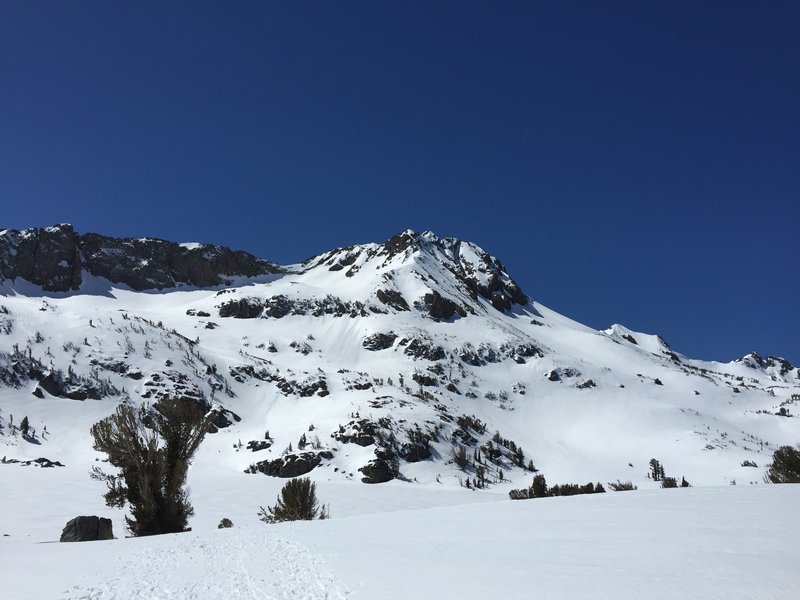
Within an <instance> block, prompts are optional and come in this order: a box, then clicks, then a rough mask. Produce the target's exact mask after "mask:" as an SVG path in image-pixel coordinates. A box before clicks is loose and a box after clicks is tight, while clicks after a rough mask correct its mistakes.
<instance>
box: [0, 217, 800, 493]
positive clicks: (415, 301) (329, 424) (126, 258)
mask: <svg viewBox="0 0 800 600" xmlns="http://www.w3.org/2000/svg"><path fill="white" fill-rule="evenodd" d="M0 279H2V280H3V281H2V282H1V283H0V294H1V295H0V409H2V410H0V444H3V443H4V444H5V445H6V446H10V447H11V451H14V450H16V451H19V452H23V451H24V450H26V448H29V446H28V445H30V444H35V447H36V451H37V452H40V453H43V454H45V453H46V454H48V455H49V459H51V461H56V460H58V461H60V463H61V464H69V463H70V461H71V460H73V461H78V462H80V461H81V460H84V459H83V458H80V457H82V456H84V455H83V454H77V453H76V450H75V445H74V443H73V442H72V441H73V440H74V439H75V436H74V433H72V432H71V431H72V429H73V428H79V429H80V430H81V431H84V430H85V432H86V435H85V436H84V437H81V436H78V437H79V438H80V439H83V440H84V441H83V443H84V445H86V446H89V445H90V444H91V441H90V439H89V435H88V431H89V428H90V426H91V425H92V424H93V423H94V422H96V420H97V419H98V418H100V417H102V416H105V415H108V414H110V413H112V412H113V410H114V408H115V407H116V406H117V404H119V403H120V402H131V403H135V404H141V405H143V406H145V407H147V409H148V410H154V411H157V410H159V406H160V405H161V406H163V403H164V402H166V401H167V400H170V401H171V400H173V399H179V400H183V401H188V402H192V403H196V404H198V405H199V406H200V407H201V408H202V409H203V410H204V411H205V412H206V413H207V414H208V415H209V417H210V418H211V421H212V423H213V425H212V427H211V430H212V433H213V434H214V435H211V436H208V439H207V440H206V441H205V442H204V446H203V447H204V448H207V450H206V451H202V450H201V452H200V453H199V454H198V459H197V460H198V464H199V465H200V466H201V468H230V467H231V466H233V467H234V468H235V469H236V470H238V471H239V472H240V473H242V475H241V476H242V477H245V476H246V475H245V474H247V476H263V475H266V476H269V477H279V478H281V477H294V476H298V475H305V474H307V473H311V474H312V476H313V477H315V478H316V479H317V480H318V481H325V480H330V481H340V480H341V481H349V480H355V481H363V482H365V483H381V482H387V481H391V480H399V481H402V482H415V484H422V485H431V486H439V485H445V486H448V485H449V486H453V487H457V488H464V489H470V490H475V489H478V490H485V489H498V490H506V488H508V489H512V487H517V488H519V487H520V486H524V487H525V488H527V486H528V485H529V484H530V478H531V477H532V474H533V473H536V472H539V471H543V472H546V473H547V475H548V481H551V482H553V483H556V482H561V483H565V482H567V481H580V482H581V483H583V482H585V481H597V482H600V481H606V482H611V481H632V482H633V484H636V485H639V486H645V487H646V486H647V485H649V484H650V483H651V482H652V481H653V480H652V479H651V477H650V472H649V471H650V470H649V469H648V467H647V464H648V462H649V461H650V460H651V459H653V457H658V459H659V460H660V461H661V463H660V464H665V465H666V468H667V472H666V473H665V474H664V475H665V476H673V477H682V476H685V477H686V478H687V479H689V480H691V481H692V483H693V484H695V485H697V484H701V485H702V484H727V483H728V482H730V481H735V480H739V481H747V482H755V481H758V480H760V479H761V476H762V475H763V473H762V472H759V471H763V469H764V468H765V467H766V464H765V463H766V462H767V461H768V459H769V456H770V455H771V453H772V451H773V449H774V448H775V447H776V446H778V445H781V444H785V443H792V442H794V441H795V440H796V439H800V426H798V419H796V418H795V412H796V410H797V409H796V405H797V404H798V403H800V370H798V369H797V368H795V367H794V366H793V365H791V364H790V363H789V362H788V361H786V360H785V359H782V358H779V357H769V356H768V357H761V356H759V355H757V354H755V353H751V354H749V355H747V356H745V357H743V358H742V359H739V360H738V361H733V362H730V363H721V362H708V361H700V360H694V359H691V358H689V357H686V356H684V355H683V354H681V353H680V352H678V351H677V350H675V349H673V348H671V347H670V346H669V345H667V344H666V342H665V341H664V340H663V339H662V338H661V337H659V336H657V335H650V334H643V333H640V332H635V331H632V330H629V329H627V328H625V327H624V326H622V325H613V326H611V327H610V328H609V329H607V330H604V331H597V330H594V329H591V328H589V327H586V326H583V325H581V324H580V323H576V322H575V321H572V320H570V319H568V318H566V317H564V316H562V315H560V314H558V313H557V312H555V311H553V310H551V309H549V308H547V307H546V306H543V305H541V304H540V303H538V302H536V301H535V300H533V299H532V298H531V297H530V296H528V295H527V294H525V293H524V292H523V290H522V289H521V287H520V286H519V285H518V284H517V282H515V281H514V280H513V279H512V277H511V276H510V275H509V273H508V272H507V271H506V270H505V268H504V267H503V265H502V264H501V262H500V261H499V260H498V259H497V258H495V257H493V256H491V255H490V254H489V253H488V252H486V251H484V250H483V249H481V248H480V247H478V246H477V245H475V244H474V243H471V242H467V241H462V240H458V239H454V238H447V237H445V238H441V237H438V236H436V235H434V234H433V233H431V232H423V233H419V232H414V231H405V232H402V233H399V234H397V235H395V236H393V237H391V238H390V239H389V240H387V241H386V242H384V243H381V244H377V243H370V244H360V245H354V246H348V247H345V248H337V249H335V250H331V251H329V252H326V253H323V254H320V255H318V256H315V257H313V258H310V259H308V260H306V261H304V262H302V263H299V264H294V265H284V266H279V265H276V264H274V263H272V262H269V261H267V260H263V259H260V258H256V257H254V256H252V255H250V254H247V253H245V252H240V251H233V250H230V249H228V248H224V247H221V246H215V245H207V244H179V243H173V242H167V241H162V240H155V239H150V238H146V239H115V238H110V237H105V236H102V235H99V234H91V233H90V234H78V233H76V232H75V231H74V230H73V228H72V227H71V226H69V225H57V226H54V227H49V228H45V229H29V230H23V231H16V230H4V231H0ZM98 281H101V282H104V283H103V286H102V287H103V290H104V291H103V293H102V294H96V293H94V290H95V289H96V283H97V282H98ZM152 290H160V293H158V294H152V293H142V292H145V291H152ZM59 402H60V403H71V404H59V405H58V410H56V404H54V403H59ZM84 403H90V404H91V407H90V408H91V409H90V410H89V409H87V410H80V409H79V406H80V405H81V404H84ZM23 414H24V415H25V416H26V417H28V420H27V421H26V424H30V427H31V428H32V429H33V433H30V432H29V431H28V430H27V429H26V434H25V436H23V437H20V436H19V435H18V433H19V429H18V428H19V421H18V420H19V418H20V417H19V415H23ZM54 415H59V417H58V418H60V419H62V420H61V421H55V420H54V419H56V417H55V416H54ZM64 415H72V416H71V417H70V418H69V419H66V418H65V417H64ZM14 416H16V418H17V421H16V422H15V421H13V417H14ZM26 426H27V425H26ZM45 426H46V429H47V432H48V433H47V436H46V437H45V436H42V435H41V430H42V428H43V427H45ZM26 444H27V445H26ZM31 447H32V446H31ZM23 454H24V452H23ZM84 466H85V465H84ZM82 473H84V474H85V469H84V470H83V471H82ZM565 489H566V488H565ZM506 491H508V490H506Z"/></svg>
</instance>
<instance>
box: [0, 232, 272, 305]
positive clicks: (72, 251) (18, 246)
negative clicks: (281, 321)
mask: <svg viewBox="0 0 800 600" xmlns="http://www.w3.org/2000/svg"><path fill="white" fill-rule="evenodd" d="M81 270H86V271H88V272H89V273H91V274H92V275H95V276H97V277H104V278H105V279H108V280H109V281H111V282H112V283H123V284H125V285H127V286H129V287H131V288H132V289H134V290H152V289H159V290H160V289H164V288H169V287H175V286H177V285H179V284H188V285H194V286H198V287H208V286H214V285H220V284H221V283H223V282H224V277H225V276H231V277H234V276H245V277H255V276H258V275H264V274H268V273H278V272H280V269H279V268H278V267H277V266H276V265H274V264H272V263H270V262H268V261H265V260H262V259H260V258H256V257H255V256H252V255H251V254H248V253H246V252H239V251H233V250H230V249H229V248H225V247H223V246H214V245H209V244H201V245H199V246H197V247H185V246H182V245H180V244H177V243H174V242H167V241H164V240H158V239H149V238H145V239H136V238H112V237H106V236H103V235H99V234H96V233H87V234H85V235H79V234H78V233H76V232H75V230H74V229H73V228H72V226H71V225H56V226H53V227H47V228H33V229H25V230H22V231H18V230H14V229H6V230H4V231H0V279H15V278H17V277H21V278H23V279H26V280H28V281H30V282H31V283H33V284H36V285H39V286H41V287H42V288H43V289H44V290H47V291H51V292H65V291H69V290H77V289H79V288H80V285H81V282H82V278H81Z"/></svg>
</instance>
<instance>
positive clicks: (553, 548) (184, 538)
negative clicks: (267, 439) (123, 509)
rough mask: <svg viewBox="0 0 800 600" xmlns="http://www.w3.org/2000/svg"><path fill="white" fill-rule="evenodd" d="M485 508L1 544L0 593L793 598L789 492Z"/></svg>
mask: <svg viewBox="0 0 800 600" xmlns="http://www.w3.org/2000/svg"><path fill="white" fill-rule="evenodd" d="M355 495H356V496H359V497H360V500H359V501H360V502H363V503H365V504H368V503H369V500H368V498H369V494H359V493H358V492H356V494H355ZM433 495H435V494H432V493H431V492H427V493H426V492H421V494H420V497H422V498H425V497H426V496H427V497H428V498H429V499H430V500H431V503H436V499H434V498H433ZM474 495H478V494H477V493H475V494H474ZM451 500H452V498H451ZM494 500H496V501H492V502H485V503H479V504H461V505H452V506H444V507H442V506H440V507H438V508H427V509H426V508H417V509H412V510H400V511H392V512H380V513H374V514H369V515H364V516H349V517H341V518H334V519H331V520H329V521H315V522H302V523H290V524H281V525H273V526H268V525H264V524H262V523H260V522H258V521H256V520H255V518H254V517H252V518H249V519H245V520H243V521H241V522H238V523H236V524H235V527H234V528H233V529H226V530H215V529H206V528H202V530H197V531H193V532H189V533H184V534H178V535H166V536H156V537H151V538H139V539H119V540H114V541H107V542H85V543H73V544H38V543H35V542H33V541H32V540H29V539H28V538H24V539H21V540H20V539H13V538H2V542H0V554H1V555H2V560H0V578H2V581H3V582H4V583H3V590H4V591H3V596H4V597H5V598H14V599H19V600H23V599H28V598H30V599H37V600H38V599H42V600H44V599H51V598H65V599H68V600H78V599H91V600H112V599H115V600H117V599H118V600H123V599H128V598H134V599H160V600H166V599H176V600H177V599H181V600H215V599H218V598H228V599H231V600H244V599H251V598H253V599H255V598H259V599H266V598H274V599H286V600H294V599H309V600H310V599H323V598H329V599H336V598H364V599H375V598H387V599H395V598H396V599H407V598H436V599H441V598H460V599H463V600H471V599H476V600H478V599H486V598H513V599H517V598H518V599H526V598H552V599H562V598H576V599H580V598H587V599H588V598H613V599H637V600H638V599H653V598H664V599H669V598H704V599H706V600H708V599H717V598H718V599H720V600H722V599H725V600H732V599H742V600H744V599H765V600H767V599H786V600H790V599H796V598H797V590H798V589H800V570H798V569H797V561H798V558H800V552H799V551H798V546H797V539H798V537H799V536H800V524H798V520H797V519H795V518H794V516H793V515H794V513H795V508H796V506H797V505H798V502H800V486H798V485H783V486H760V487H756V486H749V487H742V486H739V487H729V488H713V489H712V488H707V489H698V488H693V489H677V490H663V491H662V490H658V491H656V490H652V491H637V492H618V493H608V494H605V495H599V496H578V497H571V498H547V499H540V500H527V501H511V500H506V499H502V498H499V497H496V498H494ZM35 517H36V515H26V514H25V513H19V514H17V515H15V517H14V518H15V519H20V520H24V519H26V518H35ZM4 519H5V513H4Z"/></svg>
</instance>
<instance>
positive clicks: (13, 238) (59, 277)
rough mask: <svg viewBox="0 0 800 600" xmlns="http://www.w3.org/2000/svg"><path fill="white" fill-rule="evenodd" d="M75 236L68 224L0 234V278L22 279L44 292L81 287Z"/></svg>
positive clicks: (8, 231) (79, 263)
mask: <svg viewBox="0 0 800 600" xmlns="http://www.w3.org/2000/svg"><path fill="white" fill-rule="evenodd" d="M78 242H79V237H78V234H76V233H75V230H74V229H73V228H72V226H71V225H56V226H54V227H47V228H44V229H38V228H37V229H25V230H23V231H17V230H14V229H6V230H5V231H2V232H0V279H14V278H16V277H22V278H23V279H27V280H28V281H30V282H31V283H35V284H36V285H41V286H42V287H44V288H45V289H47V290H52V291H66V290H74V289H77V288H78V286H80V284H81V262H80V255H79V251H78Z"/></svg>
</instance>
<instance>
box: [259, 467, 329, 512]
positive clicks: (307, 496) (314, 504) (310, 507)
mask: <svg viewBox="0 0 800 600" xmlns="http://www.w3.org/2000/svg"><path fill="white" fill-rule="evenodd" d="M259 508H260V509H261V510H259V512H258V517H259V518H260V519H261V520H262V521H264V522H265V523H281V522H283V521H311V520H313V519H316V518H319V519H329V518H330V510H329V509H328V507H327V506H324V505H323V506H322V507H321V508H320V505H319V501H318V500H317V484H315V483H314V482H312V481H311V479H309V478H308V477H298V478H296V479H290V480H289V481H287V482H286V484H284V486H283V488H282V489H281V493H280V495H279V496H278V499H277V502H276V503H275V506H268V507H267V508H266V509H265V508H264V507H263V506H261V507H259Z"/></svg>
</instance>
